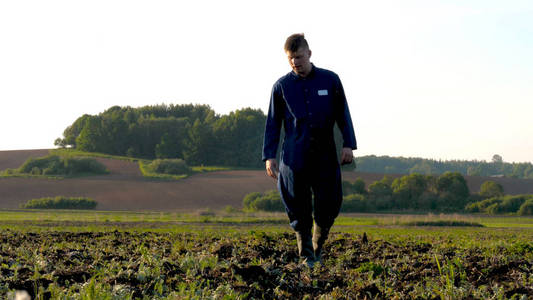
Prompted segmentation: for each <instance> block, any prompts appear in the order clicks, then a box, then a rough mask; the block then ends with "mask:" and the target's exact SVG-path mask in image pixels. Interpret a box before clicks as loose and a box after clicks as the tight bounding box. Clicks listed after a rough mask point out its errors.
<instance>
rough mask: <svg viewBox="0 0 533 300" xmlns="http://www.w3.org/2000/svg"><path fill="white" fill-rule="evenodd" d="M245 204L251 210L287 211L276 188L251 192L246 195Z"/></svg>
mask: <svg viewBox="0 0 533 300" xmlns="http://www.w3.org/2000/svg"><path fill="white" fill-rule="evenodd" d="M243 205H244V208H245V209H246V210H249V211H285V206H284V205H283V202H282V201H281V197H280V195H279V193H278V192H277V191H275V190H271V191H267V192H265V193H263V194H261V193H257V192H255V193H250V194H248V195H246V196H244V199H243Z"/></svg>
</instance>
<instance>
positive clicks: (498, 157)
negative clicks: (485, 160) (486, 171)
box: [492, 154, 503, 164]
mask: <svg viewBox="0 0 533 300" xmlns="http://www.w3.org/2000/svg"><path fill="white" fill-rule="evenodd" d="M492 162H493V163H495V164H496V163H498V164H501V163H502V162H503V158H502V157H501V155H498V154H494V155H493V156H492Z"/></svg>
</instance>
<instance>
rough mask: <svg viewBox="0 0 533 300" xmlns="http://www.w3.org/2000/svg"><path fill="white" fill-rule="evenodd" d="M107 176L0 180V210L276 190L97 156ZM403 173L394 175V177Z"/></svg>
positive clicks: (213, 202)
mask: <svg viewBox="0 0 533 300" xmlns="http://www.w3.org/2000/svg"><path fill="white" fill-rule="evenodd" d="M47 153H48V150H45V149H43V150H18V151H0V170H4V169H6V168H17V167H19V166H20V165H21V164H22V163H23V162H24V161H25V160H26V159H28V158H30V157H40V156H44V155H46V154H47ZM98 160H99V161H100V162H102V163H103V164H105V165H106V167H107V168H108V170H109V171H110V174H108V175H101V176H90V177H83V178H67V179H58V180H54V179H36V178H0V209H16V208H18V207H19V205H20V204H22V203H25V202H26V201H28V200H30V199H33V198H41V197H49V196H59V195H62V196H73V197H74V196H76V197H82V196H83V197H90V198H93V199H94V200H96V201H97V202H98V203H99V205H98V207H97V209H99V210H154V211H167V210H170V211H194V210H198V209H205V208H211V209H214V210H217V209H221V208H223V207H225V206H227V205H231V206H233V207H241V206H242V199H243V197H244V195H246V194H248V193H250V192H262V191H266V190H271V189H276V182H275V181H274V180H272V179H271V178H269V177H267V176H266V173H265V171H263V170H235V171H218V172H210V173H201V174H195V175H192V176H190V177H188V178H185V179H182V180H178V181H154V180H149V179H146V178H144V177H143V176H142V174H141V172H140V171H139V168H138V166H137V163H134V162H129V161H122V160H115V159H107V158H98ZM399 176H402V175H393V176H392V177H399ZM358 177H361V178H362V179H363V180H364V181H365V182H366V183H367V185H368V184H370V183H372V182H374V181H376V180H379V179H381V178H382V177H383V174H371V173H359V172H345V173H343V179H344V180H350V181H353V180H355V179H356V178H358ZM466 179H467V182H468V185H469V188H470V191H471V192H477V191H478V190H479V187H480V186H481V184H482V183H483V182H484V181H486V180H494V181H496V182H499V183H500V184H501V185H502V186H503V187H504V189H505V192H506V193H508V194H523V193H531V194H533V180H530V179H513V178H489V177H468V176H467V177H466Z"/></svg>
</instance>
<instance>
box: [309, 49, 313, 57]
mask: <svg viewBox="0 0 533 300" xmlns="http://www.w3.org/2000/svg"><path fill="white" fill-rule="evenodd" d="M311 54H313V52H311V49H309V57H311Z"/></svg>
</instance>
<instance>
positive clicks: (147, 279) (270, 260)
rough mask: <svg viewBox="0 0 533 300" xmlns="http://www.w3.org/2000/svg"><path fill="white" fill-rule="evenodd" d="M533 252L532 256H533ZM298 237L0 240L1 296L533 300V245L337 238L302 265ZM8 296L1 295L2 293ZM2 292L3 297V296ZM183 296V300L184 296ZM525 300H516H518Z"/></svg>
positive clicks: (48, 235)
mask: <svg viewBox="0 0 533 300" xmlns="http://www.w3.org/2000/svg"><path fill="white" fill-rule="evenodd" d="M528 247H529V248H528ZM295 248H296V245H295V241H294V236H293V234H292V233H283V232H282V233H264V232H257V231H251V232H250V233H248V234H244V233H243V234H205V233H204V234H200V233H180V234H170V233H152V232H146V233H135V232H118V231H115V232H80V233H71V232H44V233H22V232H18V231H9V230H7V231H3V232H0V296H4V295H5V293H7V291H8V290H20V289H24V290H27V291H28V292H29V293H30V294H32V296H35V291H39V288H41V296H42V297H43V298H44V299H48V298H50V297H51V293H50V292H49V291H48V289H49V288H50V287H51V286H54V287H55V289H56V290H57V288H60V289H63V290H64V292H65V294H68V293H70V295H72V294H75V293H77V292H80V291H82V290H83V289H84V287H86V285H87V284H88V283H89V282H90V281H91V279H94V281H95V282H97V283H98V284H100V285H101V286H102V287H104V288H106V289H107V290H109V291H110V293H115V294H116V295H118V294H120V293H126V294H127V295H133V297H134V298H135V297H139V298H141V297H143V296H149V297H150V296H154V295H158V296H168V295H176V294H172V293H178V294H177V295H184V294H183V293H184V291H187V289H193V288H194V289H200V290H203V291H204V292H205V293H206V294H204V295H207V294H208V293H209V292H210V291H211V292H214V291H215V290H217V288H220V287H221V286H225V287H226V289H228V290H230V291H232V292H234V293H236V294H242V295H244V298H255V299H262V298H265V299H301V298H303V297H306V296H307V297H310V298H317V297H320V296H324V295H326V296H329V297H331V298H334V299H374V298H378V299H440V298H441V297H444V298H450V299H462V298H464V299H484V298H488V297H494V296H497V295H500V296H502V297H503V298H511V297H513V296H514V297H518V296H524V297H527V298H530V299H531V298H532V297H533V286H532V285H531V282H532V281H533V277H532V276H533V275H532V274H533V261H532V255H533V244H531V245H529V244H526V247H525V248H523V249H521V250H520V251H518V252H517V251H516V249H514V248H513V249H514V250H513V249H507V248H505V247H502V248H501V249H496V250H497V252H494V251H491V250H487V249H481V248H476V247H467V248H464V247H460V245H454V244H439V245H434V244H431V243H428V242H416V241H398V242H389V241H386V240H381V239H373V238H369V239H368V240H367V239H362V238H361V237H360V236H358V235H355V234H349V233H333V234H332V236H330V239H329V240H328V242H327V243H326V252H325V254H324V258H323V262H324V263H323V264H322V265H320V266H317V267H316V268H314V269H309V268H307V267H305V266H302V265H300V264H298V257H297V253H296V250H295ZM2 291H3V292H2ZM2 293H4V294H2ZM179 293H181V294H179ZM517 299H518V298H517Z"/></svg>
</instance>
